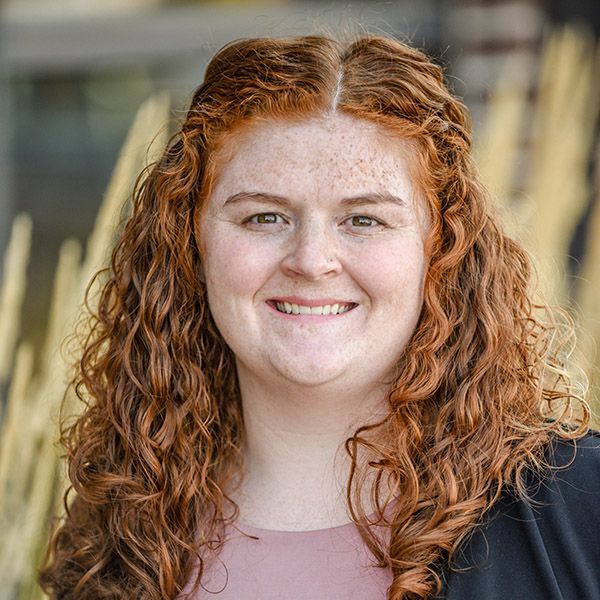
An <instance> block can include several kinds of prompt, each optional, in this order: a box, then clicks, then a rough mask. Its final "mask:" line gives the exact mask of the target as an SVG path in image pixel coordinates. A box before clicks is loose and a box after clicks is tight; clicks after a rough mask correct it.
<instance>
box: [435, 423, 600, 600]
mask: <svg viewBox="0 0 600 600" xmlns="http://www.w3.org/2000/svg"><path fill="white" fill-rule="evenodd" d="M546 460H547V462H548V464H549V465H550V468H547V469H545V470H543V471H542V472H540V473H538V472H536V473H533V472H530V473H529V474H528V476H527V478H526V483H527V489H528V492H529V496H530V497H529V499H528V500H524V499H522V498H519V497H516V496H515V495H514V494H511V493H506V494H504V496H503V497H502V500H501V501H500V502H499V503H498V504H497V505H496V506H495V507H494V509H493V510H492V511H491V513H490V515H488V517H487V519H486V521H485V523H484V524H483V525H482V526H481V527H480V528H478V529H477V530H476V531H475V532H474V533H473V535H472V536H470V537H469V538H468V540H466V541H465V543H464V544H463V546H462V548H461V550H460V551H459V552H458V553H457V556H456V558H455V565H454V569H453V570H452V571H450V572H449V573H448V577H447V578H446V584H447V585H446V590H445V596H444V598H447V599H448V600H466V599H471V598H473V599H475V598H486V599H488V600H494V599H498V600H500V599H501V598H511V597H521V598H528V599H532V600H533V599H537V598H539V599H540V600H542V599H543V600H551V599H556V600H560V599H570V598H573V599H575V598H600V575H599V571H598V564H600V544H599V543H598V531H599V529H600V433H599V432H596V431H591V432H589V433H588V434H586V435H585V436H583V437H581V438H579V439H577V440H562V439H558V438H556V439H554V440H553V441H552V443H551V444H550V445H549V446H548V449H547V455H546Z"/></svg>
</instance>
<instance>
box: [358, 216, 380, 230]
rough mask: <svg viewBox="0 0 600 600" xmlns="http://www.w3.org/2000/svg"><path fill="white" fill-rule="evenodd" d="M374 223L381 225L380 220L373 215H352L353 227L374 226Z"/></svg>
mask: <svg viewBox="0 0 600 600" xmlns="http://www.w3.org/2000/svg"><path fill="white" fill-rule="evenodd" d="M373 225H379V221H377V220H376V219H373V218H372V217H366V216H365V215H357V216H355V217H352V226H353V227H373Z"/></svg>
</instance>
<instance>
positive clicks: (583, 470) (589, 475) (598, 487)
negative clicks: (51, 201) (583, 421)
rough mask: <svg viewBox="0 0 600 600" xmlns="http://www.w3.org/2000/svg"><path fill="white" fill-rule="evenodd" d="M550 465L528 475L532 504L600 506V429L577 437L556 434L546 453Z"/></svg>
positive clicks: (579, 507) (575, 507)
mask: <svg viewBox="0 0 600 600" xmlns="http://www.w3.org/2000/svg"><path fill="white" fill-rule="evenodd" d="M546 461H547V463H548V465H549V468H546V469H544V470H543V472H542V473H535V474H530V475H529V476H528V478H527V479H528V487H529V493H530V495H531V500H532V502H531V504H532V506H534V507H535V506H536V505H537V504H538V503H539V505H540V508H543V507H544V506H548V507H550V508H552V507H554V508H555V509H556V510H560V509H561V507H564V508H565V509H566V508H568V509H569V511H576V512H581V510H582V509H583V508H584V507H585V506H588V505H591V506H592V507H595V508H596V509H599V510H600V432H598V431H590V432H588V433H587V434H586V435H585V436H583V437H581V438H579V439H576V440H563V439H559V438H555V439H554V440H553V441H552V443H551V444H550V445H549V447H548V450H547V453H546Z"/></svg>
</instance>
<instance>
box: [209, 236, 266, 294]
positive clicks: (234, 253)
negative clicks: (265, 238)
mask: <svg viewBox="0 0 600 600" xmlns="http://www.w3.org/2000/svg"><path fill="white" fill-rule="evenodd" d="M206 250H207V251H206V256H205V272H206V278H207V285H208V288H209V295H210V293H211V290H212V292H213V295H215V296H216V295H219V296H221V295H222V296H224V299H225V300H227V301H229V302H231V301H232V300H235V298H237V297H240V296H248V295H249V294H253V293H254V292H255V291H256V290H258V289H259V288H260V287H261V285H262V284H263V282H264V281H265V279H266V278H268V276H269V274H270V273H271V272H272V270H273V268H275V265H276V258H275V253H274V252H273V249H272V248H265V247H263V245H261V244H256V243H255V242H250V241H249V240H248V239H246V238H245V237H244V236H232V235H221V236H219V235H216V236H214V238H212V239H209V240H207V248H206Z"/></svg>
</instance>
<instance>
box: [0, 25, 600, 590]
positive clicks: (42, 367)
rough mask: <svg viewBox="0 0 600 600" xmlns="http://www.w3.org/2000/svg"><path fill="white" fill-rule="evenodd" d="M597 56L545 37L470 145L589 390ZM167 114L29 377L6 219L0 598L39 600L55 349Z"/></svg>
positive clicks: (578, 43)
mask: <svg viewBox="0 0 600 600" xmlns="http://www.w3.org/2000/svg"><path fill="white" fill-rule="evenodd" d="M598 55H599V53H598V51H597V50H596V49H595V48H594V45H593V42H592V41H591V40H590V39H588V38H587V37H586V36H585V35H583V34H581V33H580V32H575V31H573V30H572V29H563V30H561V31H557V32H555V33H554V34H553V35H551V36H550V37H549V39H548V42H547V44H546V47H545V49H544V51H543V53H542V60H541V63H540V65H539V73H538V74H536V73H535V72H533V71H529V70H528V68H527V66H526V65H523V64H520V63H518V62H514V61H512V62H509V63H507V65H506V69H505V72H504V73H503V75H502V76H501V78H500V80H499V82H498V86H497V89H496V91H495V93H494V94H493V95H492V98H491V101H490V104H489V110H488V116H487V121H486V123H485V126H484V127H483V128H482V130H481V131H480V135H479V136H478V144H477V155H478V160H479V164H480V169H481V174H482V177H483V179H484V180H485V181H486V182H487V183H488V184H489V186H490V188H491V189H492V191H493V192H494V194H495V197H496V199H497V201H498V209H499V211H500V212H501V213H502V214H503V215H504V216H505V218H506V220H507V224H508V226H509V228H510V229H511V230H512V231H513V233H514V234H515V235H516V236H518V237H519V238H520V239H521V240H522V241H523V242H524V243H525V245H526V246H527V247H528V248H529V249H530V250H531V252H532V254H533V255H534V256H536V257H538V272H539V274H540V284H544V285H545V286H546V290H545V294H546V295H548V294H549V295H550V296H551V297H553V298H555V299H556V300H558V301H560V302H562V303H563V304H565V306H567V307H568V308H569V309H570V310H576V313H577V315H579V318H578V320H579V321H580V322H581V325H582V334H584V335H582V354H583V356H584V358H585V367H586V369H587V371H588V374H590V376H591V378H592V381H595V379H596V378H595V370H596V368H597V366H598V359H597V356H596V352H595V347H596V345H597V344H598V342H599V341H600V318H599V317H598V314H597V307H598V305H599V303H600V286H599V285H598V284H599V283H600V199H598V200H599V201H598V202H596V205H595V209H594V211H593V213H592V215H591V218H590V232H591V234H590V235H589V242H588V245H587V249H586V253H585V256H584V259H583V264H582V267H581V272H580V277H579V281H578V285H577V287H576V288H575V290H576V293H575V294H570V289H571V288H572V285H571V284H572V282H570V281H569V279H568V277H567V275H566V273H567V261H568V256H567V254H568V247H569V242H570V240H571V238H572V236H573V230H574V228H575V226H576V224H577V223H578V221H579V219H580V218H581V215H582V213H583V211H584V209H585V203H586V200H587V198H588V196H589V194H590V192H591V186H590V182H589V181H588V180H587V179H586V167H587V160H588V159H589V156H590V154H591V152H592V150H593V149H592V148H591V145H592V143H593V135H592V133H593V124H594V123H595V120H596V119H597V116H598V110H599V108H600V106H599V98H600V94H598V91H599V90H598V82H599V78H598V75H597V73H598V65H599V64H600V61H599V60H598ZM536 76H537V77H538V86H537V87H538V89H539V94H538V95H537V97H536V99H535V101H534V102H533V104H532V103H531V101H530V100H529V88H530V83H531V80H532V78H533V77H536ZM168 112H169V108H168V100H167V99H166V98H165V97H156V98H153V99H151V100H149V101H148V102H147V103H146V104H144V106H142V108H141V109H140V111H139V113H138V115H137V116H136V119H135V121H134V123H133V125H132V127H131V130H130V132H129V135H128V137H127V139H126V141H125V144H124V147H123V150H122V151H121V154H120V156H119V159H118V162H117V165H116V167H115V170H114V173H113V176H112V178H111V180H110V184H109V186H108V189H107V193H106V196H105V199H104V202H103V204H102V207H101V209H100V211H99V214H98V218H97V221H96V224H95V227H94V230H93V233H92V234H91V236H90V238H89V240H88V243H87V247H86V250H85V254H84V256H83V259H82V249H81V247H80V245H79V243H78V242H76V241H74V240H67V241H65V243H64V244H63V246H62V248H61V250H60V255H59V262H58V267H57V271H56V276H55V282H54V291H53V298H52V304H51V309H50V314H49V319H48V328H47V335H46V340H45V343H44V348H43V351H42V353H41V360H40V361H39V365H37V367H35V368H34V352H33V348H32V347H31V346H30V345H29V344H28V343H27V342H26V341H20V342H19V322H20V307H21V302H22V299H23V295H24V290H25V283H26V268H27V262H28V256H29V246H30V239H31V222H30V219H29V218H28V217H27V216H26V215H20V216H19V217H17V218H16V219H15V223H14V226H13V232H12V237H11V240H10V243H9V246H8V250H7V253H6V256H5V269H4V273H5V278H4V283H3V285H2V288H0V390H2V389H3V388H6V384H7V383H8V382H10V386H9V387H8V393H7V398H6V402H5V403H4V404H5V410H4V412H3V414H2V420H1V422H0V532H2V533H1V535H0V590H1V592H0V594H1V596H2V598H3V599H6V600H37V599H39V598H42V597H43V594H42V592H41V591H40V590H39V588H38V587H37V585H36V584H35V570H36V566H37V564H38V562H39V559H40V555H41V552H42V549H43V546H44V544H45V542H46V539H47V535H48V524H49V521H50V518H51V516H52V515H58V514H60V512H61V510H62V506H61V498H62V494H63V492H64V490H65V487H66V479H65V473H64V469H63V465H62V463H61V461H60V457H59V455H58V451H57V448H56V444H55V442H56V438H57V418H58V408H59V405H60V402H61V400H62V397H63V393H64V389H65V387H66V383H67V381H68V378H69V371H68V364H69V358H68V357H65V356H64V354H63V353H61V352H60V351H59V348H60V346H61V340H63V339H64V338H65V336H66V335H67V334H68V333H69V332H71V331H72V330H73V327H74V323H75V321H76V318H77V315H78V314H79V313H80V311H81V309H82V301H83V293H84V290H85V287H86V285H87V283H88V281H89V280H90V278H91V277H92V275H93V274H94V273H95V272H96V271H97V270H98V269H99V268H101V267H102V266H103V265H104V264H105V262H106V260H107V252H108V249H109V248H110V247H111V242H112V240H113V237H114V235H115V231H116V229H117V228H118V225H119V220H120V215H122V214H123V211H126V210H127V200H128V197H129V195H130V193H131V190H132V186H133V181H134V179H135V177H136V175H137V173H138V172H139V171H140V170H141V168H142V167H143V166H144V164H145V163H146V162H150V161H152V160H153V158H154V157H155V155H156V154H157V153H158V152H160V151H161V150H162V148H163V146H164V144H165V143H166V135H167V132H166V130H165V129H164V123H166V122H167V120H168ZM530 124H531V127H530ZM159 128H162V130H161V133H160V134H159V135H158V136H156V137H155V139H154V143H153V144H152V146H151V149H150V151H149V152H148V154H147V153H146V149H147V148H148V146H149V143H150V141H151V138H150V137H149V132H156V131H157V130H159ZM524 166H525V168H524ZM598 187H600V186H598ZM596 189H597V188H596ZM574 307H576V308H574ZM67 400H68V404H67V412H69V413H73V414H75V413H76V412H77V410H78V404H77V403H76V402H75V401H74V399H73V398H72V397H68V398H67ZM596 406H597V405H596ZM596 412H597V410H596Z"/></svg>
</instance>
